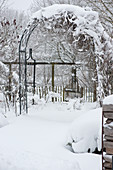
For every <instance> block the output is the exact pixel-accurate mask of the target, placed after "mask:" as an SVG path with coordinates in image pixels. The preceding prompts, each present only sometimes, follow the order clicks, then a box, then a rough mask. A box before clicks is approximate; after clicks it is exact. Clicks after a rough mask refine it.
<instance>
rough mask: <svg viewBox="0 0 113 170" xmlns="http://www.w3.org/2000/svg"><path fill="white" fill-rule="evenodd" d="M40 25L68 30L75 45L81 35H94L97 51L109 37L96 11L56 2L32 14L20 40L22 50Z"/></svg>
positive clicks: (50, 29)
mask: <svg viewBox="0 0 113 170" xmlns="http://www.w3.org/2000/svg"><path fill="white" fill-rule="evenodd" d="M38 26H39V27H40V26H41V27H44V28H45V29H47V30H48V31H54V32H55V31H56V33H57V32H58V31H61V32H62V33H66V31H67V33H68V34H67V36H69V33H70V34H71V36H72V37H73V40H74V44H75V46H76V44H77V41H78V39H80V38H81V35H84V36H85V38H88V36H89V37H92V38H93V40H94V44H95V50H96V52H97V53H99V52H100V51H102V49H100V45H101V44H103V42H105V41H107V40H108V39H109V36H108V35H107V34H106V32H105V31H104V28H103V26H102V25H101V23H100V21H99V16H98V13H97V12H96V11H92V10H91V9H90V8H82V7H78V6H75V5H68V4H55V5H52V6H49V7H45V8H42V9H40V10H39V11H37V12H35V13H34V14H33V15H32V17H31V19H30V22H29V23H28V26H27V27H26V29H25V31H24V33H23V35H22V37H21V40H20V45H19V50H20V51H23V50H26V48H27V45H28V41H29V38H30V36H31V34H32V32H33V31H34V30H35V28H36V27H38ZM58 29H59V30H58ZM63 31H64V32H63ZM103 40H104V41H103ZM83 41H84V39H83Z"/></svg>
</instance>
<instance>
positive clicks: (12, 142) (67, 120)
mask: <svg viewBox="0 0 113 170" xmlns="http://www.w3.org/2000/svg"><path fill="white" fill-rule="evenodd" d="M71 103H72V102H71ZM95 107H96V104H91V103H86V104H84V105H82V106H81V110H77V109H75V110H74V109H72V108H71V106H70V104H68V105H67V104H66V103H64V104H63V103H61V104H57V103H56V104H55V103H44V104H41V103H40V104H38V105H34V106H32V107H30V108H29V114H28V115H22V116H19V117H16V118H14V119H11V115H12V113H11V111H10V112H9V113H8V114H7V117H8V118H7V119H8V120H9V124H7V126H4V127H2V128H0V170H101V155H97V154H92V153H79V154H78V153H73V152H71V151H70V150H69V149H67V147H66V142H67V137H68V135H69V134H70V133H69V131H70V128H71V127H72V124H73V123H72V122H73V121H76V120H79V119H80V117H81V118H82V116H83V119H84V117H85V114H86V119H87V111H88V114H89V110H90V111H91V113H92V110H93V112H95V113H96V112H98V113H99V112H100V115H101V109H95ZM91 109H92V110H91ZM4 119H6V118H4ZM90 119H91V120H92V115H91V117H90ZM80 126H81V124H80ZM80 129H81V128H80ZM89 129H90V127H89ZM78 130H79V129H78ZM82 130H84V129H82ZM80 133H81V132H80Z"/></svg>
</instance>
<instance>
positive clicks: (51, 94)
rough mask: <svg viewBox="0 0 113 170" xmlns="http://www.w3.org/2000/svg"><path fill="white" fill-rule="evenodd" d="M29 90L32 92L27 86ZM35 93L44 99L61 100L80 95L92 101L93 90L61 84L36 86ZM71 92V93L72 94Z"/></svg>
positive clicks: (85, 99)
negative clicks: (72, 87) (71, 87)
mask: <svg viewBox="0 0 113 170" xmlns="http://www.w3.org/2000/svg"><path fill="white" fill-rule="evenodd" d="M28 91H29V92H33V88H32V87H28ZM35 94H37V96H38V98H39V99H41V98H44V99H45V100H46V101H53V102H63V101H65V100H66V99H67V98H71V97H72V98H74V97H77V98H78V97H81V98H83V100H84V101H87V102H93V101H94V92H93V89H92V88H87V87H79V89H78V90H77V89H74V90H72V89H67V88H65V87H63V86H54V88H53V87H52V86H36V87H35ZM72 94H73V95H72Z"/></svg>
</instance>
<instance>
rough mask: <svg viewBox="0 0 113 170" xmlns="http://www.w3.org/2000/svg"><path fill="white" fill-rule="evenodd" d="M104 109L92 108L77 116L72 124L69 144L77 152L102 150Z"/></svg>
mask: <svg viewBox="0 0 113 170" xmlns="http://www.w3.org/2000/svg"><path fill="white" fill-rule="evenodd" d="M101 113H102V110H101V109H100V108H99V109H94V110H90V111H88V112H87V113H85V114H84V115H82V116H80V117H79V118H77V119H76V120H75V121H74V122H73V123H72V125H71V127H70V129H69V133H68V137H67V143H66V144H67V145H69V146H71V148H72V150H73V151H74V152H76V153H82V152H93V151H95V149H96V148H97V149H98V150H99V151H100V150H101V117H102V114H101Z"/></svg>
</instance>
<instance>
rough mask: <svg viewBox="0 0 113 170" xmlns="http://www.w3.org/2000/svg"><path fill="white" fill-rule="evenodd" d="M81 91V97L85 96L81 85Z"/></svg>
mask: <svg viewBox="0 0 113 170" xmlns="http://www.w3.org/2000/svg"><path fill="white" fill-rule="evenodd" d="M80 91H81V92H80V93H81V98H82V97H83V87H81V89H80Z"/></svg>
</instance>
